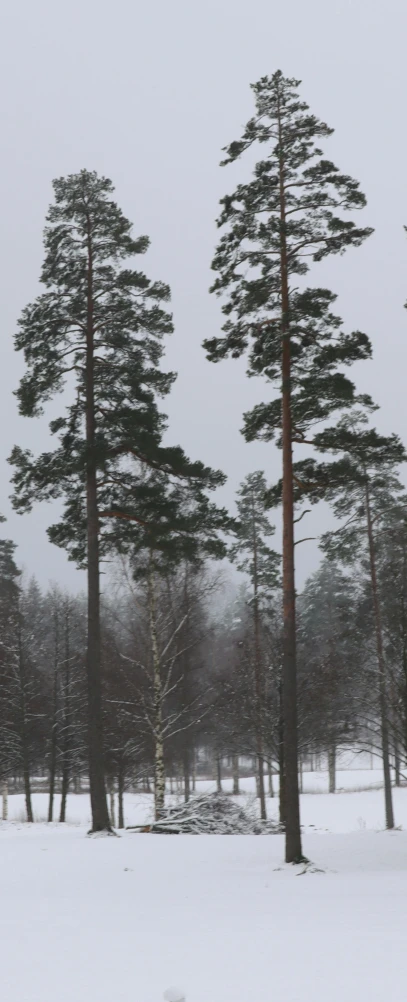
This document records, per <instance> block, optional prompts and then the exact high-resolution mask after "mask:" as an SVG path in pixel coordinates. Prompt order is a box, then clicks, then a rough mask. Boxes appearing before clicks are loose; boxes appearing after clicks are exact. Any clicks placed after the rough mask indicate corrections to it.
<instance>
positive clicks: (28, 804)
mask: <svg viewBox="0 0 407 1002" xmlns="http://www.w3.org/2000/svg"><path fill="white" fill-rule="evenodd" d="M23 775H24V795H25V809H26V813H27V821H29V822H30V823H32V822H33V821H34V814H33V808H32V801H31V779H30V763H29V759H28V751H27V743H26V741H24V745H23Z"/></svg>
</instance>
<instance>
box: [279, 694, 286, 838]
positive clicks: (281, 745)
mask: <svg viewBox="0 0 407 1002" xmlns="http://www.w3.org/2000/svg"><path fill="white" fill-rule="evenodd" d="M279 690H280V708H279V721H278V769H279V785H280V789H279V807H280V824H282V825H285V768H284V716H283V700H282V680H281V681H280V685H279Z"/></svg>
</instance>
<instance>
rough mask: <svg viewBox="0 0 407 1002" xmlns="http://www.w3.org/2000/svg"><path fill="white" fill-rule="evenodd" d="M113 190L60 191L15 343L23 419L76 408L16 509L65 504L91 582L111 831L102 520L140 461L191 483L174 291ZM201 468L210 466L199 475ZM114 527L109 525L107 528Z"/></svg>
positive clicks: (94, 768)
mask: <svg viewBox="0 0 407 1002" xmlns="http://www.w3.org/2000/svg"><path fill="white" fill-rule="evenodd" d="M112 192H113V186H112V183H111V181H109V180H108V179H106V178H103V177H99V176H98V175H97V174H96V173H94V172H89V171H86V170H83V171H81V172H80V173H79V174H76V175H71V176H69V177H67V178H59V179H58V180H56V181H55V182H54V194H55V202H54V204H53V205H52V206H51V208H50V210H49V213H48V216H47V226H46V229H45V234H44V246H45V260H44V265H43V269H42V274H41V281H42V283H43V285H45V290H46V291H45V292H44V293H43V294H42V295H40V296H39V297H38V298H37V299H36V300H35V302H34V303H32V304H31V305H29V306H27V307H26V309H25V310H24V311H23V314H22V317H21V320H20V323H19V330H18V333H17V335H16V338H15V346H16V349H17V351H22V352H23V353H24V358H25V363H26V373H25V375H24V376H23V378H22V380H21V383H20V387H19V390H18V399H19V405H20V412H21V414H23V415H26V416H28V417H35V416H37V415H39V414H41V413H42V410H43V407H44V405H45V404H46V403H47V402H48V401H49V400H50V399H51V398H52V397H53V396H54V395H55V394H58V393H60V392H61V391H62V390H63V388H64V386H65V385H66V387H67V391H68V392H70V398H71V402H70V403H69V404H68V406H67V407H66V409H64V413H61V416H60V417H58V418H56V419H54V420H53V421H52V422H51V424H50V430H51V433H52V434H53V435H55V436H58V437H59V441H58V444H57V446H56V448H55V449H54V451H51V452H47V453H44V454H43V455H41V456H39V457H37V458H34V457H33V456H32V454H31V453H30V452H29V451H27V450H23V449H21V448H19V447H15V448H14V450H13V452H12V455H11V462H12V464H13V465H14V466H15V472H14V476H13V483H14V505H15V507H16V508H17V510H18V511H20V512H24V511H29V510H30V509H31V507H32V505H33V503H34V501H41V500H53V499H55V498H63V499H64V502H65V509H64V514H63V516H62V518H61V520H60V522H59V523H58V524H57V525H54V526H52V527H51V528H50V529H49V537H50V539H51V540H52V541H53V542H54V543H57V544H58V545H60V546H63V547H65V548H66V549H67V550H68V553H69V555H70V557H71V559H74V560H76V561H77V563H78V564H79V565H80V566H86V568H87V575H88V646H87V677H88V717H89V776H90V791H91V805H92V830H93V831H95V832H96V831H101V830H105V829H106V830H109V829H110V822H109V813H108V808H107V801H106V790H105V780H104V767H103V733H102V731H103V728H102V705H101V667H100V666H101V654H100V598H99V590H100V583H99V564H100V559H101V557H103V555H104V554H105V553H106V552H107V550H108V548H109V545H110V540H109V533H108V532H107V533H106V534H105V536H104V532H103V518H102V513H111V512H113V511H114V510H115V498H116V494H117V490H118V487H117V484H118V483H119V484H120V490H122V485H123V482H125V481H126V480H127V479H128V472H127V467H128V461H129V458H130V457H132V458H135V457H136V458H137V459H138V460H140V461H141V462H146V463H148V464H149V465H150V466H152V467H154V466H157V467H159V468H160V469H169V468H170V469H171V470H174V469H176V471H177V472H179V473H180V474H182V470H183V468H184V466H185V462H184V460H185V457H184V456H183V453H182V450H180V449H173V450H171V449H169V450H168V449H167V450H165V449H163V448H162V447H161V436H162V433H163V430H164V428H165V419H164V417H163V416H162V415H160V413H159V412H158V410H157V406H156V402H155V400H156V395H157V394H160V395H164V394H166V393H167V392H168V391H169V389H170V387H171V384H172V382H173V379H174V376H173V374H171V373H170V374H165V373H164V372H163V371H162V370H161V368H160V365H159V363H160V359H161V356H162V351H163V347H162V339H163V336H164V335H165V334H168V333H170V332H171V331H172V320H171V316H170V315H169V314H168V312H167V311H166V309H165V308H164V307H163V305H162V304H165V303H166V302H167V301H168V299H169V297H170V292H169V288H168V286H166V285H164V284H163V283H161V282H150V280H149V279H148V278H147V277H146V276H145V275H144V274H143V272H141V271H138V270H135V269H134V268H132V267H130V266H128V264H127V263H126V262H127V259H128V258H130V259H131V258H133V257H134V255H138V254H142V253H144V252H145V251H146V250H147V247H148V243H149V241H148V238H147V237H140V238H139V239H136V240H135V239H133V237H132V235H131V224H130V223H129V221H128V220H127V219H126V218H125V216H124V215H123V213H122V212H121V210H120V209H119V207H118V206H117V204H116V203H115V202H114V201H113V199H112ZM198 466H199V464H198ZM107 517H108V516H107V515H105V518H107Z"/></svg>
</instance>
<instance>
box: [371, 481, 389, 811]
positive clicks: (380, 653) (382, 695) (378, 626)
mask: <svg viewBox="0 0 407 1002" xmlns="http://www.w3.org/2000/svg"><path fill="white" fill-rule="evenodd" d="M366 521H367V534H368V541H369V558H370V580H371V585H372V598H373V612H374V620H375V631H376V648H377V661H378V666H379V705H380V722H381V735H382V755H383V776H384V800H385V810H386V828H394V814H393V796H392V790H391V773H390V753H389V731H388V717H387V692H386V676H385V661H384V650H383V634H382V620H381V612H380V602H379V593H378V588H377V574H376V556H375V547H374V538H373V524H372V516H371V511H370V495H369V486H368V483H366Z"/></svg>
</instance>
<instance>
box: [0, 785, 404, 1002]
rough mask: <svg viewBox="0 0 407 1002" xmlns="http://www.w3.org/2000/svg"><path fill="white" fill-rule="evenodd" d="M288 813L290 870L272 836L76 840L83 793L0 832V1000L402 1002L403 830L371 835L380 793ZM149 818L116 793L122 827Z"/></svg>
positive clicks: (83, 814)
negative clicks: (298, 830) (294, 827)
mask: <svg viewBox="0 0 407 1002" xmlns="http://www.w3.org/2000/svg"><path fill="white" fill-rule="evenodd" d="M249 785H250V784H249ZM394 792H395V811H396V820H397V824H399V825H402V826H403V827H405V828H406V829H407V789H400V790H396V791H394ZM34 805H35V812H36V815H37V816H39V817H40V816H41V815H42V816H45V805H46V797H45V795H43V794H36V795H35V796H34ZM268 805H269V806H273V809H274V806H275V807H277V802H276V801H275V802H274V804H273V801H270V800H269V801H268ZM22 806H23V800H22V798H21V797H10V817H11V818H16V817H18V816H19V814H20V815H21V811H22ZM301 806H302V813H303V821H304V849H305V852H306V854H307V856H308V857H309V858H310V859H311V860H312V862H313V864H314V868H313V869H311V870H308V871H307V872H305V873H304V872H303V868H294V867H286V866H285V865H283V864H282V862H281V861H282V858H283V838H282V836H279V835H275V836H260V837H255V836H199V837H194V836H176V837H170V836H158V835H134V834H131V833H130V832H126V833H123V834H122V837H121V838H100V839H88V838H86V837H85V833H86V828H85V824H86V823H87V820H88V817H89V806H88V798H87V797H86V796H85V795H83V796H79V797H75V796H71V797H70V798H69V804H68V817H69V819H70V820H71V821H72V822H73V824H71V825H62V826H60V825H47V824H45V823H41V822H40V823H38V824H35V825H26V824H24V823H21V822H20V821H18V820H17V821H14V822H13V821H11V822H10V823H8V824H1V823H0V997H1V999H4V1000H5V1002H94V1000H95V1002H96V1000H97V1002H161V1000H162V998H163V992H164V990H165V989H166V988H168V987H169V986H170V985H179V986H180V987H183V988H184V990H185V994H186V999H187V1002H252V1000H253V1002H386V1000H387V999H389V1000H391V1002H405V1000H406V997H407V989H406V984H407V957H406V951H405V928H406V919H407V831H395V832H392V833H390V832H384V831H383V830H380V829H382V828H383V814H384V811H383V791H382V790H371V791H369V792H355V793H341V794H337V795H336V796H334V795H331V796H330V795H328V794H320V795H319V796H318V795H315V794H314V795H310V794H304V796H303V797H302V805H301ZM150 810H151V798H149V797H148V796H144V797H143V796H137V797H136V796H131V795H126V814H127V819H128V821H129V822H130V821H132V822H137V821H139V822H141V821H143V820H145V819H146V817H148V816H149V813H150ZM312 825H313V826H315V829H318V831H312V828H311V826H312ZM327 830H328V831H327Z"/></svg>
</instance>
